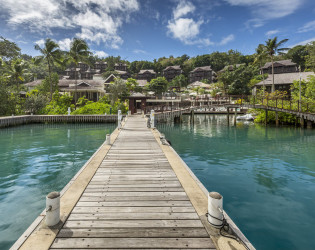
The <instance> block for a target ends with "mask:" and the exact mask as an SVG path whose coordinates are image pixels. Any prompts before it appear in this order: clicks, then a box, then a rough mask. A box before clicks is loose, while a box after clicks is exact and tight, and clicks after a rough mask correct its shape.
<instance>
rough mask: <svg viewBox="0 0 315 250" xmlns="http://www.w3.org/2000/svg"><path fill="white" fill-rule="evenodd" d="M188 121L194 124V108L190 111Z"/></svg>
mask: <svg viewBox="0 0 315 250" xmlns="http://www.w3.org/2000/svg"><path fill="white" fill-rule="evenodd" d="M190 122H191V123H192V124H194V123H195V110H193V109H192V110H191V112H190Z"/></svg>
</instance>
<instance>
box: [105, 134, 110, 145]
mask: <svg viewBox="0 0 315 250" xmlns="http://www.w3.org/2000/svg"><path fill="white" fill-rule="evenodd" d="M105 144H106V145H110V134H107V135H106V141H105Z"/></svg>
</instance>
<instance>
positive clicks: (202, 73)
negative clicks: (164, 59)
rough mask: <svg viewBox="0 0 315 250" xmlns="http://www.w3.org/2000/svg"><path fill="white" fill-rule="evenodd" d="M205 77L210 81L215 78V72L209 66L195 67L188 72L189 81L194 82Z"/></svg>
mask: <svg viewBox="0 0 315 250" xmlns="http://www.w3.org/2000/svg"><path fill="white" fill-rule="evenodd" d="M204 79H207V80H209V82H210V83H212V82H214V81H215V79H216V74H215V72H214V71H213V70H212V69H211V66H204V67H197V68H195V69H194V70H192V71H190V73H189V82H190V83H191V82H196V81H201V80H204Z"/></svg>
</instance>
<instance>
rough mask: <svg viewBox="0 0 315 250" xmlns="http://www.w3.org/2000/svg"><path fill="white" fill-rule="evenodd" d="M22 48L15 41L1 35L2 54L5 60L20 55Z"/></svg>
mask: <svg viewBox="0 0 315 250" xmlns="http://www.w3.org/2000/svg"><path fill="white" fill-rule="evenodd" d="M20 51H21V49H20V48H19V47H18V46H17V45H16V43H14V42H10V41H9V40H7V39H5V38H4V37H2V36H0V56H1V57H2V59H3V60H4V61H8V60H11V59H13V58H15V57H17V56H19V55H20Z"/></svg>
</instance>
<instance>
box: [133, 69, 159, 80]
mask: <svg viewBox="0 0 315 250" xmlns="http://www.w3.org/2000/svg"><path fill="white" fill-rule="evenodd" d="M154 78H156V73H155V72H154V70H153V69H142V70H140V72H139V73H138V74H137V79H138V80H147V81H148V82H150V81H151V80H152V79H154Z"/></svg>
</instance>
